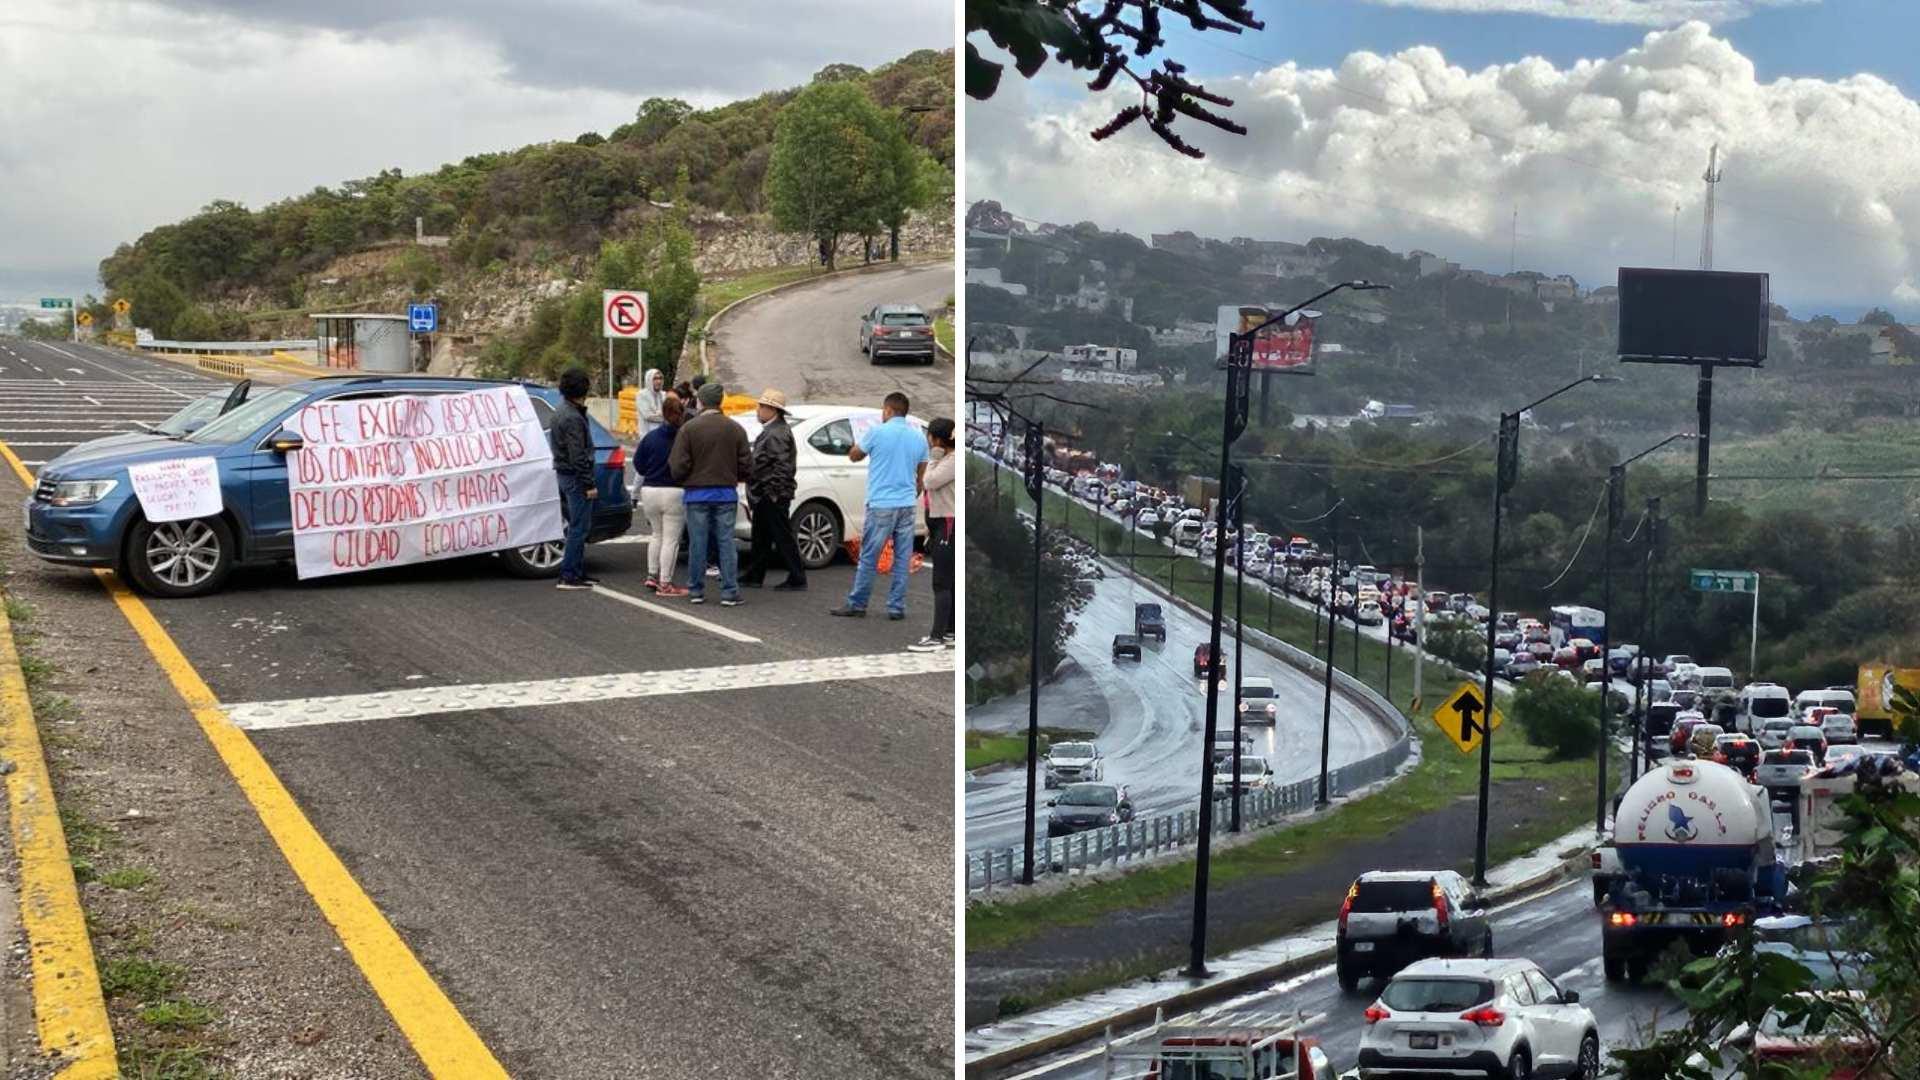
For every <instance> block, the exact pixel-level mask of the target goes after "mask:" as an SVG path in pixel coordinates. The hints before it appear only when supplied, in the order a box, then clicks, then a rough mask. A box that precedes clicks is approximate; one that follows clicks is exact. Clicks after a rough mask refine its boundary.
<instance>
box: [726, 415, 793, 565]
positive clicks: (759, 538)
mask: <svg viewBox="0 0 1920 1080" xmlns="http://www.w3.org/2000/svg"><path fill="white" fill-rule="evenodd" d="M759 404H760V413H759V415H760V435H759V437H757V438H755V439H754V440H753V479H751V480H749V481H747V513H748V515H749V516H750V517H751V519H752V521H753V554H752V555H751V556H749V557H748V560H747V568H746V570H745V571H743V572H742V573H741V575H740V584H742V585H745V586H747V587H749V588H754V589H757V588H759V587H760V585H761V583H762V582H764V581H765V580H766V577H767V563H768V562H769V561H770V560H771V559H772V557H773V554H774V553H775V552H776V551H777V552H779V554H780V561H781V562H783V563H785V564H786V566H787V580H785V581H783V582H781V583H780V584H778V585H775V586H774V588H775V589H784V590H787V591H789V592H798V591H800V590H802V589H805V588H806V587H807V565H806V563H804V562H802V561H801V559H800V547H799V545H798V544H795V543H794V541H793V520H792V518H791V517H789V516H788V507H789V506H790V504H792V502H793V493H794V490H795V480H794V469H795V452H794V445H793V430H792V429H791V428H789V427H788V426H787V395H785V394H783V393H781V392H780V391H778V390H774V389H771V388H769V389H768V390H767V391H766V392H764V393H762V394H761V395H760V403H759Z"/></svg>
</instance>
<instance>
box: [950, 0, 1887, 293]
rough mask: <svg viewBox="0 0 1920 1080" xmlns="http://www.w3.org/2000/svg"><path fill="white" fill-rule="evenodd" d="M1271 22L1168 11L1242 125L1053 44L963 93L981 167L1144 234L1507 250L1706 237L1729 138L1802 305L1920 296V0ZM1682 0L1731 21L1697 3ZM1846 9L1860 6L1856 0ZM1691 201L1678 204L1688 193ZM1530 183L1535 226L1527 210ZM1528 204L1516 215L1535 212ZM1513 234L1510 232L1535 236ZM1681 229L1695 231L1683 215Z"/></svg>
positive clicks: (1757, 244) (1560, 264)
mask: <svg viewBox="0 0 1920 1080" xmlns="http://www.w3.org/2000/svg"><path fill="white" fill-rule="evenodd" d="M1265 9H1266V10H1269V11H1270V12H1271V13H1274V14H1275V15H1276V18H1275V19H1274V21H1273V22H1272V23H1271V24H1270V25H1269V27H1268V29H1267V30H1266V31H1265V32H1263V33H1249V34H1246V35H1243V36H1240V37H1228V36H1226V35H1219V34H1206V35H1199V36H1195V35H1192V34H1181V35H1170V36H1171V37H1173V38H1174V41H1173V44H1172V45H1171V46H1170V50H1169V51H1170V52H1171V53H1172V54H1174V55H1176V56H1178V58H1179V59H1181V60H1183V61H1185V62H1186V63H1188V64H1189V66H1190V67H1191V68H1192V69H1193V70H1194V71H1195V72H1197V73H1200V74H1201V75H1202V77H1203V78H1204V80H1205V82H1206V83H1207V85H1208V86H1209V87H1210V88H1211V89H1213V90H1215V91H1218V92H1221V93H1224V94H1226V95H1227V96H1228V97H1231V98H1235V99H1237V101H1238V104H1237V105H1236V107H1234V108H1233V109H1232V110H1230V113H1231V115H1232V116H1233V117H1234V118H1235V119H1237V120H1238V121H1240V122H1241V123H1244V124H1246V125H1247V126H1248V127H1249V128H1251V129H1252V134H1251V135H1250V136H1248V137H1246V138H1233V137H1230V136H1216V135H1211V134H1209V133H1208V129H1206V128H1204V127H1202V126H1201V125H1199V124H1195V123H1192V122H1188V121H1183V122H1181V124H1180V129H1181V130H1182V131H1183V132H1185V133H1186V135H1187V137H1188V138H1189V139H1191V140H1193V141H1195V142H1196V143H1197V144H1198V145H1200V146H1201V147H1202V148H1203V149H1205V150H1207V151H1208V154H1209V156H1208V159H1207V160H1206V161H1205V162H1200V163H1194V162H1189V161H1188V160H1186V159H1184V158H1182V157H1180V156H1178V155H1176V154H1174V153H1173V152H1171V151H1170V150H1167V149H1166V148H1165V147H1163V146H1162V145H1161V144H1160V143H1159V141H1158V140H1157V139H1155V138H1154V137H1153V136H1152V135H1151V134H1150V133H1149V132H1147V131H1146V130H1145V129H1144V127H1141V126H1138V125H1136V126H1135V127H1134V128H1132V129H1130V130H1129V131H1127V132H1126V133H1124V134H1123V135H1121V136H1119V137H1116V138H1115V139H1112V140H1109V141H1108V142H1106V143H1104V144H1096V143H1094V142H1093V141H1091V140H1090V139H1089V138H1088V137H1087V135H1086V132H1087V131H1088V130H1090V129H1091V128H1093V127H1096V126H1098V125H1099V124H1100V123H1102V122H1103V121H1105V119H1106V118H1107V117H1109V116H1111V115H1112V114H1113V112H1114V111H1115V109H1116V108H1117V107H1118V106H1119V105H1121V104H1124V103H1125V102H1126V101H1127V100H1129V99H1128V98H1126V97H1124V96H1122V95H1119V94H1116V95H1114V96H1112V97H1111V98H1110V99H1109V100H1107V101H1097V100H1089V98H1088V96H1087V94H1086V93H1085V91H1084V90H1083V89H1081V88H1080V86H1079V84H1077V83H1075V82H1074V81H1072V80H1070V79H1068V78H1066V77H1065V76H1064V75H1062V74H1060V73H1058V72H1057V70H1056V71H1055V72H1054V73H1052V74H1049V75H1046V76H1043V77H1042V78H1040V79H1036V80H1034V81H1032V82H1028V81H1027V80H1024V79H1021V78H1020V77H1019V76H1018V75H1017V74H1012V75H1009V77H1008V78H1007V79H1006V80H1005V82H1004V83H1003V84H1002V87H1003V88H1002V90H1001V92H1000V93H999V94H998V95H997V96H996V97H995V98H994V99H993V100H992V101H991V102H989V103H985V104H980V103H970V105H969V108H968V114H967V140H968V142H967V183H968V186H967V194H968V198H969V199H980V198H993V199H997V200H999V201H1000V202H1002V203H1003V204H1004V205H1005V206H1006V208H1007V209H1009V210H1011V211H1013V212H1014V213H1016V214H1020V215H1025V216H1028V217H1032V218H1037V219H1041V220H1050V221H1057V222H1073V221H1080V220H1092V221H1095V222H1097V223H1099V224H1101V225H1103V226H1105V227H1108V228H1122V229H1125V230H1127V231H1129V232H1132V233H1135V234H1136V235H1141V236H1144V235H1145V234H1147V233H1149V232H1156V231H1169V230H1173V229H1191V230H1193V231H1195V232H1198V233H1200V234H1202V235H1211V236H1216V237H1223V238H1224V237H1231V236H1236V235H1241V236H1255V237H1261V238H1272V239H1290V240H1296V241H1298V240H1306V239H1308V238H1309V237H1312V236H1327V235H1331V236H1343V235H1347V236H1358V237H1361V238H1364V239H1367V240H1371V241H1373V242H1375V243H1381V244H1385V245H1387V246H1389V247H1392V248H1395V249H1396V250H1400V251H1406V250H1409V249H1412V248H1424V249H1426V250H1429V251H1434V252H1437V253H1440V254H1443V255H1446V256H1447V257H1449V258H1453V259H1457V260H1459V261H1461V262H1462V263H1464V264H1466V265H1468V266H1472V267H1479V268H1483V269H1487V270H1492V271H1505V270H1506V269H1507V266H1508V260H1509V252H1510V250H1511V248H1515V247H1517V261H1518V264H1519V266H1520V268H1522V269H1537V270H1542V271H1546V272H1549V273H1558V272H1568V273H1572V274H1574V275H1575V276H1576V277H1578V278H1579V279H1580V281H1581V283H1582V284H1583V285H1588V286H1591V285H1594V284H1605V283H1608V282H1610V281H1612V280H1613V277H1614V273H1615V270H1616V268H1617V267H1619V266H1621V265H1651V266H1665V265H1669V264H1670V262H1671V263H1672V264H1677V265H1682V266H1694V265H1697V264H1698V258H1699V252H1700V239H1701V218H1702V209H1703V205H1704V185H1703V184H1702V183H1701V182H1700V179H1699V178H1700V174H1701V173H1702V172H1703V171H1704V169H1705V167H1706V158H1707V150H1708V147H1709V146H1710V145H1712V144H1713V143H1714V142H1716V141H1717V142H1718V143H1719V144H1720V159H1721V165H1722V168H1723V176H1724V180H1723V182H1722V183H1721V184H1720V187H1719V208H1718V212H1717V221H1718V228H1717V229H1716V235H1715V256H1716V257H1715V266H1716V267H1717V268H1719V269H1745V270H1765V271H1769V272H1770V273H1771V274H1772V275H1773V291H1774V298H1775V300H1776V301H1778V302H1782V303H1785V304H1787V305H1788V306H1789V307H1790V308H1792V309H1793V310H1794V311H1795V313H1796V314H1797V315H1799V316H1801V317H1805V316H1807V315H1810V314H1813V313H1814V312H1816V311H1820V310H1834V311H1836V312H1840V313H1842V314H1843V317H1844V316H1845V313H1848V312H1852V313H1857V312H1858V311H1860V310H1863V309H1864V308H1866V307H1869V306H1872V305H1875V304H1882V305H1886V306H1888V307H1891V308H1892V309H1893V310H1895V311H1896V312H1898V313H1900V314H1902V315H1903V317H1905V318H1906V319H1907V320H1908V321H1910V322H1920V105H1916V102H1915V101H1914V95H1915V92H1916V90H1917V89H1920V78H1916V75H1920V59H1917V58H1916V56H1915V54H1914V52H1913V51H1912V50H1911V48H1909V47H1907V46H1905V45H1903V46H1901V47H1900V48H1898V49H1893V50H1889V49H1888V48H1886V47H1884V46H1882V45H1880V44H1878V42H1879V41H1880V40H1881V39H1885V40H1893V39H1899V40H1901V41H1905V42H1911V41H1912V40H1913V34H1914V33H1915V32H1920V25H1917V24H1920V18H1917V17H1916V16H1917V14H1920V12H1917V11H1916V9H1920V5H1916V4H1911V3H1907V2H1901V3H1893V2H1891V0H1886V2H1882V0H1846V2H1842V3H1837V4H1831V5H1819V4H1815V3H1811V2H1807V0H1367V2H1366V3H1364V4H1361V3H1354V2H1350V0H1342V2H1340V3H1333V2H1332V0H1291V2H1290V3H1288V4H1286V5H1284V6H1282V7H1279V8H1275V7H1274V5H1271V4H1269V5H1266V6H1265ZM1689 14H1696V15H1697V14H1709V15H1711V16H1712V17H1713V18H1712V20H1711V21H1687V22H1680V21H1678V20H1680V19H1682V18H1683V17H1684V16H1686V15H1689ZM1847 16H1852V18H1848V17H1847ZM1676 206H1678V208H1679V214H1678V230H1677V237H1676V230H1675V227H1674V225H1675V207H1676ZM1516 210H1517V211H1518V219H1519V220H1518V226H1517V230H1516V228H1515V226H1514V224H1513V215H1514V212H1515V211H1516ZM1516 232H1517V237H1516V236H1515V233H1516ZM1516 240H1517V243H1516ZM1676 241H1677V242H1676Z"/></svg>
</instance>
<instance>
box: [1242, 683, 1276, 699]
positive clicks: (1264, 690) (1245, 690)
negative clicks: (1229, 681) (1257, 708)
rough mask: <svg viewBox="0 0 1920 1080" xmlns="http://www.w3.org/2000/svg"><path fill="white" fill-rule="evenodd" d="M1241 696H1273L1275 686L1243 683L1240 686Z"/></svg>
mask: <svg viewBox="0 0 1920 1080" xmlns="http://www.w3.org/2000/svg"><path fill="white" fill-rule="evenodd" d="M1240 696H1241V697H1243V698H1250V697H1272V696H1273V687H1271V686H1261V685H1260V684H1258V683H1243V684H1242V685H1241V687H1240Z"/></svg>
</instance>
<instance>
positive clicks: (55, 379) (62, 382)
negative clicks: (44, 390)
mask: <svg viewBox="0 0 1920 1080" xmlns="http://www.w3.org/2000/svg"><path fill="white" fill-rule="evenodd" d="M53 381H54V382H56V383H59V384H60V385H61V386H65V385H67V380H65V379H62V378H60V377H58V376H55V377H54V380H53ZM94 404H95V405H98V404H100V403H99V402H97V401H96V402H94Z"/></svg>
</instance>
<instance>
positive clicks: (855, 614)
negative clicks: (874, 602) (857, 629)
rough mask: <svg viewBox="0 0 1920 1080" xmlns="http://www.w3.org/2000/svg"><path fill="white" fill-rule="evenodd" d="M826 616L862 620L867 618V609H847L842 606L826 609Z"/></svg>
mask: <svg viewBox="0 0 1920 1080" xmlns="http://www.w3.org/2000/svg"><path fill="white" fill-rule="evenodd" d="M827 614H829V615H838V616H840V617H841V618H843V619H864V618H866V617H867V609H866V608H863V607H847V606H845V605H844V604H843V605H841V606H840V607H837V608H828V609H827Z"/></svg>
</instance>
